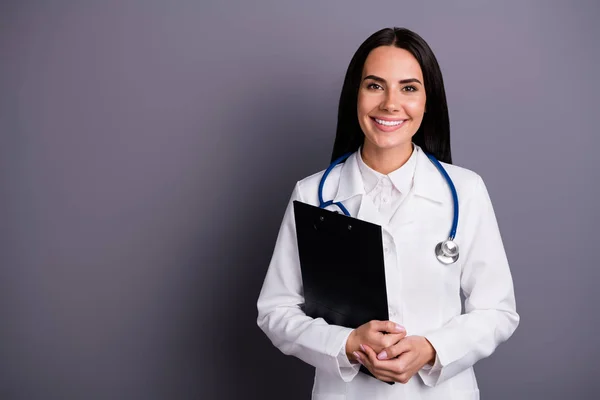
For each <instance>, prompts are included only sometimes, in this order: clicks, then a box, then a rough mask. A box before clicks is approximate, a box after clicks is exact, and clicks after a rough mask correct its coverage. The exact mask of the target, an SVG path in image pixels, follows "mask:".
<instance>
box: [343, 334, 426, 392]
mask: <svg viewBox="0 0 600 400" xmlns="http://www.w3.org/2000/svg"><path fill="white" fill-rule="evenodd" d="M435 355H436V352H435V349H434V348H433V346H432V345H431V343H429V341H428V340H427V339H426V338H424V337H423V336H408V337H405V338H404V339H402V340H400V341H399V342H398V343H397V344H394V345H392V346H390V347H387V348H385V349H384V350H382V351H381V352H379V354H377V353H376V352H375V351H374V349H373V348H371V347H370V346H369V345H368V344H362V345H361V351H357V352H356V353H355V354H354V356H355V357H356V358H357V359H358V362H360V363H361V364H363V365H364V366H365V367H367V369H368V370H369V371H371V373H372V374H373V375H374V376H375V377H376V378H377V379H379V380H382V381H385V382H400V383H407V382H408V381H409V380H410V378H412V377H413V376H414V375H415V374H416V373H417V372H418V371H419V370H420V369H421V368H423V366H424V365H425V364H428V363H431V364H433V362H434V360H435Z"/></svg>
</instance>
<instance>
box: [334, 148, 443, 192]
mask: <svg viewBox="0 0 600 400" xmlns="http://www.w3.org/2000/svg"><path fill="white" fill-rule="evenodd" d="M359 157H360V152H359V151H357V152H355V153H354V154H352V155H351V156H350V157H348V159H347V160H346V162H344V163H343V164H342V166H341V171H340V180H339V183H338V190H337V194H336V195H335V198H334V202H339V201H345V200H348V199H349V198H351V197H353V196H356V195H359V194H366V191H365V184H364V182H363V178H362V176H361V171H360V168H359V160H358V158H359ZM411 159H413V161H411ZM409 161H410V162H414V166H413V167H412V168H413V171H414V188H413V190H414V193H415V195H417V196H420V197H425V198H428V199H430V200H433V201H436V202H440V203H445V202H451V201H452V196H451V194H450V190H449V188H448V183H447V182H446V180H445V179H444V177H443V176H442V174H441V173H440V172H439V171H438V169H437V167H436V166H435V165H433V163H432V162H431V161H430V160H429V158H427V155H426V154H425V152H424V151H423V149H421V148H420V147H419V146H417V145H414V148H413V154H412V155H411V157H410V158H409ZM405 165H406V164H405ZM408 169H409V170H410V169H411V168H410V167H409V168H408ZM394 184H395V183H394ZM409 188H410V187H409Z"/></svg>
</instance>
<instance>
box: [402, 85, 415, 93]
mask: <svg viewBox="0 0 600 400" xmlns="http://www.w3.org/2000/svg"><path fill="white" fill-rule="evenodd" d="M402 90H404V91H405V92H416V91H417V88H416V87H415V86H413V85H409V86H404V87H403V88H402Z"/></svg>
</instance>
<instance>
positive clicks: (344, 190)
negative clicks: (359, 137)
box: [333, 152, 365, 203]
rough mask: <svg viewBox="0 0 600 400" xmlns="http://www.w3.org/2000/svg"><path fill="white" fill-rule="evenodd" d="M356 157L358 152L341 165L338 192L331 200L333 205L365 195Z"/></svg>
mask: <svg viewBox="0 0 600 400" xmlns="http://www.w3.org/2000/svg"><path fill="white" fill-rule="evenodd" d="M358 156H359V155H358V152H354V153H352V155H350V157H348V158H347V159H346V161H345V162H344V164H342V169H341V171H340V181H339V184H338V191H337V194H336V195H335V197H334V199H333V202H334V203H337V202H340V201H341V202H343V201H346V200H348V199H349V198H351V197H354V196H357V195H359V194H365V185H364V183H363V180H362V176H361V174H360V169H359V168H358V161H357V159H356V157H358Z"/></svg>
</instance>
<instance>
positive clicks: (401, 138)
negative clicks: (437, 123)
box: [357, 46, 426, 151]
mask: <svg viewBox="0 0 600 400" xmlns="http://www.w3.org/2000/svg"><path fill="white" fill-rule="evenodd" d="M425 100H426V96H425V86H423V73H422V71H421V67H420V66H419V63H418V61H417V60H416V59H415V57H413V55H412V54H410V53H409V52H408V51H406V50H404V49H400V48H398V47H395V46H381V47H377V48H375V49H373V50H372V51H371V52H370V53H369V55H368V56H367V59H366V61H365V65H364V67H363V73H362V77H361V83H360V87H359V90H358V103H357V107H358V121H359V124H360V127H361V129H362V131H363V132H364V134H365V142H364V145H363V148H364V150H365V151H366V150H373V149H376V150H377V151H381V150H388V149H396V150H399V149H400V150H401V149H407V148H412V146H411V142H412V137H413V135H414V134H415V133H416V132H417V130H418V129H419V126H420V125H421V122H422V121H423V114H424V113H425Z"/></svg>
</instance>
